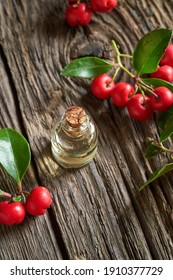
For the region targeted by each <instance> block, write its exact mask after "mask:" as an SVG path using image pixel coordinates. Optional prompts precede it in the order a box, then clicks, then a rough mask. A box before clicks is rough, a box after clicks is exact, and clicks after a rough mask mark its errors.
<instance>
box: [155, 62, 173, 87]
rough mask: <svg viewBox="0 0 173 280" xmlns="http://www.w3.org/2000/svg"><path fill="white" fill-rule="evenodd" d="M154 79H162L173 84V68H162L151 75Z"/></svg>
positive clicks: (166, 66)
mask: <svg viewBox="0 0 173 280" xmlns="http://www.w3.org/2000/svg"><path fill="white" fill-rule="evenodd" d="M151 77H152V78H157V79H162V80H165V81H167V82H170V83H172V82H173V68H172V67H171V66H168V65H163V66H160V67H159V68H158V69H157V71H156V72H154V73H152V74H151Z"/></svg>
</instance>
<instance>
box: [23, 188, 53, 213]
mask: <svg viewBox="0 0 173 280" xmlns="http://www.w3.org/2000/svg"><path fill="white" fill-rule="evenodd" d="M51 203H52V198H51V196H50V192H49V191H48V189H46V188H45V187H41V186H38V187H35V188H34V189H33V190H32V191H31V192H30V194H29V196H28V197H27V199H26V211H27V212H28V213H29V214H31V215H33V216H39V215H43V214H44V213H45V211H46V209H47V208H48V207H49V206H50V205H51Z"/></svg>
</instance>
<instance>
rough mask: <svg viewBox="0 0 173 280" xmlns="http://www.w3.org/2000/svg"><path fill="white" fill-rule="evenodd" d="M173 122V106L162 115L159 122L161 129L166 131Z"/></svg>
mask: <svg viewBox="0 0 173 280" xmlns="http://www.w3.org/2000/svg"><path fill="white" fill-rule="evenodd" d="M171 120H173V106H171V107H170V108H169V110H167V111H166V112H163V113H161V114H160V117H159V120H158V125H159V128H160V129H161V130H164V129H165V128H166V126H167V125H168V123H169V122H171Z"/></svg>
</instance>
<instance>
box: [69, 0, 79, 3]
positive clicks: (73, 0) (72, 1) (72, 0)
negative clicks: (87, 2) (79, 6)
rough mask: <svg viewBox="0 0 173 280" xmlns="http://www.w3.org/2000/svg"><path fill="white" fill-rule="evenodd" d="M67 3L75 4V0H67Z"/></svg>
mask: <svg viewBox="0 0 173 280" xmlns="http://www.w3.org/2000/svg"><path fill="white" fill-rule="evenodd" d="M68 2H69V3H77V0H68Z"/></svg>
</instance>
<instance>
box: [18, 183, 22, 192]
mask: <svg viewBox="0 0 173 280" xmlns="http://www.w3.org/2000/svg"><path fill="white" fill-rule="evenodd" d="M18 192H19V193H22V184H21V182H19V183H18Z"/></svg>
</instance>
